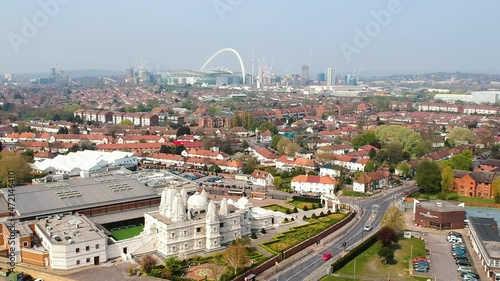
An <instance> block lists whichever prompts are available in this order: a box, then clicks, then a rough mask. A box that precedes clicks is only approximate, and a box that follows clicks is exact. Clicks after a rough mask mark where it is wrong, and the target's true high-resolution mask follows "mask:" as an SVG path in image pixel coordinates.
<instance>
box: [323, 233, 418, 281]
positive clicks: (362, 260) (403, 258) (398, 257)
mask: <svg viewBox="0 0 500 281" xmlns="http://www.w3.org/2000/svg"><path fill="white" fill-rule="evenodd" d="M382 247H383V246H382V244H381V242H379V241H378V242H376V243H375V244H373V245H372V246H371V247H369V248H368V249H367V250H366V251H364V252H363V253H361V254H359V255H358V256H357V257H356V258H355V259H353V260H351V261H350V262H348V263H347V264H346V265H345V266H344V267H342V268H341V269H340V270H338V271H337V272H334V275H333V276H331V275H330V276H326V277H325V278H323V279H322V281H327V280H354V273H356V277H359V278H363V277H364V279H366V278H371V279H381V278H387V277H389V279H395V280H427V277H426V278H422V277H417V276H412V275H410V272H409V267H410V263H411V259H412V258H416V257H425V255H426V252H425V242H424V241H423V240H421V239H417V238H411V239H400V240H399V241H398V242H397V244H392V245H391V248H393V249H394V257H393V258H392V259H391V260H390V261H389V262H387V263H383V262H382V260H381V258H380V257H379V254H380V251H379V250H380V249H381V248H382ZM410 256H411V257H410ZM354 263H356V269H354ZM354 270H356V272H354ZM335 274H339V276H335ZM350 276H352V277H353V278H352V279H351V278H349V277H350Z"/></svg>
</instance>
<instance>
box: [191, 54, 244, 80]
mask: <svg viewBox="0 0 500 281" xmlns="http://www.w3.org/2000/svg"><path fill="white" fill-rule="evenodd" d="M224 52H231V53H233V54H234V55H236V58H238V61H239V63H240V67H241V75H242V77H243V84H245V81H246V74H245V65H244V64H243V60H242V59H241V56H240V54H239V53H238V51H236V50H235V49H233V48H224V49H220V50H218V51H217V52H215V54H213V55H212V56H211V57H210V58H209V59H208V60H207V61H206V62H205V64H203V66H202V67H201V69H200V70H205V68H206V67H207V65H208V64H209V63H210V62H211V61H212V60H213V59H214V58H215V57H217V56H218V55H219V54H221V53H224Z"/></svg>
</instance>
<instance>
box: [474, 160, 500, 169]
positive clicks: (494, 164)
mask: <svg viewBox="0 0 500 281" xmlns="http://www.w3.org/2000/svg"><path fill="white" fill-rule="evenodd" d="M477 170H481V171H495V172H500V160H499V159H488V160H485V161H483V162H482V163H481V164H480V165H479V168H477Z"/></svg>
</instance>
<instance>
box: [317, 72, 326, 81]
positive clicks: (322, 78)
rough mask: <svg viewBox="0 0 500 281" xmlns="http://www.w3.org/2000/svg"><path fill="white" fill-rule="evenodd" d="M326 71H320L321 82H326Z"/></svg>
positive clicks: (319, 79) (319, 78)
mask: <svg viewBox="0 0 500 281" xmlns="http://www.w3.org/2000/svg"><path fill="white" fill-rule="evenodd" d="M325 81H326V80H325V73H323V72H321V73H318V82H319V83H321V82H325Z"/></svg>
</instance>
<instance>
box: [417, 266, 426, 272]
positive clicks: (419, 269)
mask: <svg viewBox="0 0 500 281" xmlns="http://www.w3.org/2000/svg"><path fill="white" fill-rule="evenodd" d="M415 271H416V272H427V271H429V268H428V267H427V266H419V267H417V268H415Z"/></svg>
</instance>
